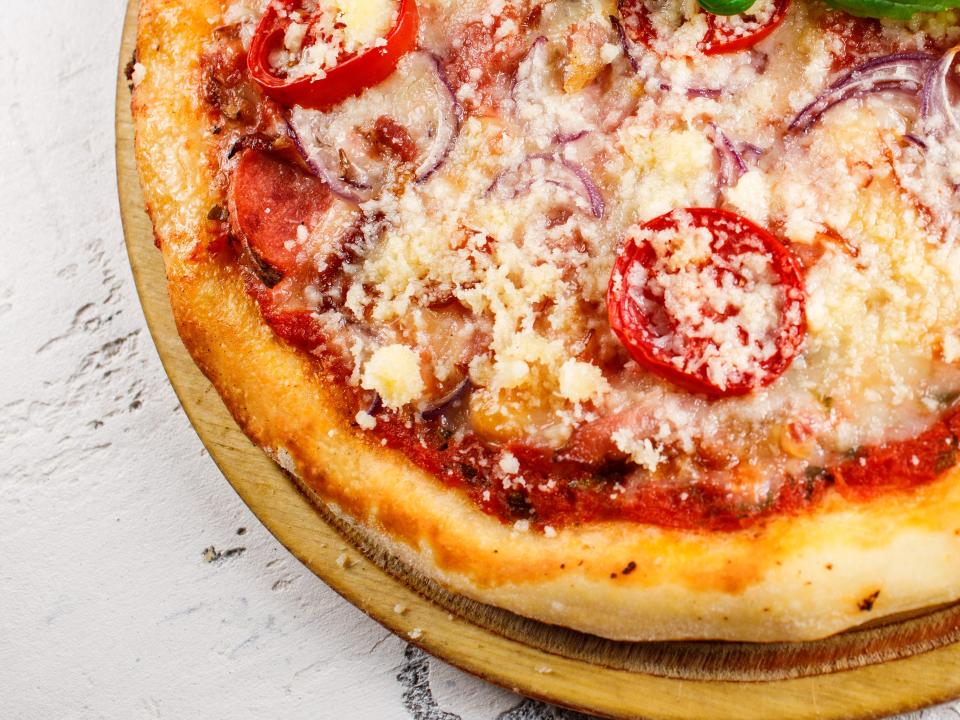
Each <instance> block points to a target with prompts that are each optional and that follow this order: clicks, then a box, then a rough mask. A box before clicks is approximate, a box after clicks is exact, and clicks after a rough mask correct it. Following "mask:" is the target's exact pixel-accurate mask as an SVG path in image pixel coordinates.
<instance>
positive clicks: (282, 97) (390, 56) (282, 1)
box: [247, 0, 420, 110]
mask: <svg viewBox="0 0 960 720" xmlns="http://www.w3.org/2000/svg"><path fill="white" fill-rule="evenodd" d="M277 4H279V5H280V6H281V7H282V9H283V10H284V11H290V10H294V9H297V7H298V6H299V4H300V3H299V0H277V2H275V3H271V5H270V6H269V7H268V8H267V10H266V12H265V13H264V15H263V18H262V19H261V20H260V24H259V25H258V26H257V31H256V34H254V36H253V42H252V43H251V44H250V52H249V53H248V54H247V67H248V69H249V71H250V76H251V77H252V78H253V79H254V80H255V81H256V82H257V84H258V85H260V87H261V88H262V89H263V91H264V92H265V93H266V94H267V95H269V96H270V97H272V98H273V99H274V100H276V101H277V102H279V103H281V104H282V105H286V106H288V107H289V106H292V105H301V106H303V107H308V108H316V109H318V110H326V109H328V108H330V107H332V106H334V105H336V104H337V103H339V102H342V101H343V100H346V99H347V98H349V97H352V96H354V95H359V94H360V93H361V92H363V91H364V90H366V89H367V88H369V87H373V86H374V85H377V84H378V83H380V82H383V81H384V80H386V79H387V78H388V77H389V76H390V75H391V73H393V71H394V70H395V69H396V67H397V63H398V62H399V61H400V58H402V57H403V56H404V55H405V54H406V53H408V52H410V51H411V50H413V49H414V48H416V46H417V34H418V33H419V31H420V14H419V12H418V10H417V3H416V0H400V5H399V7H398V8H397V22H396V24H394V26H393V27H392V28H391V29H390V31H389V32H388V33H387V34H386V36H384V41H385V44H384V45H382V46H380V47H372V48H368V49H366V50H364V51H363V52H360V53H359V54H355V55H351V56H348V57H343V58H341V59H340V62H339V63H338V64H337V65H336V66H335V67H332V68H327V69H326V70H325V74H324V75H323V77H318V76H317V75H307V76H304V77H299V78H295V79H291V78H288V77H285V76H283V75H280V74H278V73H277V70H276V68H274V67H273V65H272V64H271V62H270V56H271V55H272V54H273V53H274V51H276V50H277V49H279V48H281V47H282V46H283V42H284V34H285V33H286V30H287V27H288V26H289V25H290V20H289V18H286V17H281V16H280V13H279V12H278V11H277V7H276V6H277Z"/></svg>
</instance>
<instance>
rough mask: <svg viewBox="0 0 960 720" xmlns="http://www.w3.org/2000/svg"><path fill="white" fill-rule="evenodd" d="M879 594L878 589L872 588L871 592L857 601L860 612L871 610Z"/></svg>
mask: <svg viewBox="0 0 960 720" xmlns="http://www.w3.org/2000/svg"><path fill="white" fill-rule="evenodd" d="M879 596H880V591H879V590H874V591H873V592H872V593H870V594H869V595H867V596H866V597H865V598H863V600H861V601H860V602H858V603H857V607H858V608H860V612H870V611H871V610H873V606H874V604H876V602H877V598H878V597H879Z"/></svg>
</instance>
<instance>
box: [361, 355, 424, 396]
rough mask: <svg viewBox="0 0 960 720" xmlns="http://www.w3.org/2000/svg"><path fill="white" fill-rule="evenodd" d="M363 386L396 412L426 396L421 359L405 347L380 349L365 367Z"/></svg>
mask: <svg viewBox="0 0 960 720" xmlns="http://www.w3.org/2000/svg"><path fill="white" fill-rule="evenodd" d="M360 384H361V387H363V388H365V389H367V390H373V391H375V392H376V393H377V394H379V395H380V398H381V399H382V400H383V404H384V405H386V406H387V407H389V408H392V409H394V410H397V409H399V408H401V407H403V406H404V405H406V404H407V403H409V402H412V401H413V400H416V399H417V398H419V397H420V396H421V395H422V394H423V391H424V389H425V386H424V382H423V377H422V376H421V375H420V358H419V357H418V356H417V354H416V353H415V352H414V351H413V350H411V349H410V348H409V347H407V346H406V345H399V344H397V345H387V346H386V347H382V348H379V349H378V350H377V351H376V352H375V353H374V354H373V355H372V356H371V358H370V359H369V360H367V363H366V365H364V368H363V380H362V381H361V383H360Z"/></svg>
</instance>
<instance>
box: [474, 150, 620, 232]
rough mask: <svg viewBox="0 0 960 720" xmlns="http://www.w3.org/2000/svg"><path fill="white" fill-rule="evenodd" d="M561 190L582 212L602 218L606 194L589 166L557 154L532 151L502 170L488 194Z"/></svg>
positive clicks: (502, 195) (507, 197)
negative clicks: (534, 152) (533, 152)
mask: <svg viewBox="0 0 960 720" xmlns="http://www.w3.org/2000/svg"><path fill="white" fill-rule="evenodd" d="M551 191H559V192H561V193H563V194H564V195H566V196H567V197H569V198H570V199H572V200H573V202H574V207H576V208H577V209H579V210H580V211H582V212H587V213H591V214H592V215H593V216H594V217H596V218H602V217H603V212H604V207H605V205H604V201H603V196H602V195H601V194H600V189H599V188H598V187H597V184H596V183H595V182H594V181H593V179H592V178H591V177H590V174H589V173H588V172H587V171H586V169H585V168H584V167H583V166H582V165H579V164H577V163H575V162H573V161H570V160H565V159H563V158H562V157H558V156H555V155H544V154H538V155H531V156H530V157H528V158H526V159H525V160H524V161H523V162H522V163H520V164H519V165H518V166H517V167H515V168H513V169H511V170H504V171H503V172H501V173H499V174H498V175H497V177H496V179H494V181H493V183H491V185H490V187H489V188H487V191H486V194H487V195H490V194H493V195H496V196H499V197H502V198H506V199H514V198H517V197H519V196H520V195H526V194H528V193H531V192H541V193H547V194H549V193H550V192H551Z"/></svg>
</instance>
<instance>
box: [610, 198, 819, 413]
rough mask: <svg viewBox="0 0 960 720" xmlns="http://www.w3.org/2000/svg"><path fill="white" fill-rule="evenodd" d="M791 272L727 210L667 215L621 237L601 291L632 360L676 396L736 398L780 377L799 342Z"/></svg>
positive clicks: (792, 266) (793, 268)
mask: <svg viewBox="0 0 960 720" xmlns="http://www.w3.org/2000/svg"><path fill="white" fill-rule="evenodd" d="M804 305H805V293H804V289H803V278H802V276H801V272H800V268H799V265H798V264H797V262H796V261H795V260H794V258H793V256H792V255H791V254H790V251H789V250H787V248H785V247H784V246H783V244H782V243H781V242H780V241H779V240H777V239H776V238H775V237H774V236H773V235H771V234H770V233H769V232H767V231H766V230H764V229H763V228H761V227H759V226H758V225H756V224H754V223H752V222H750V221H749V220H747V219H746V218H743V217H740V216H739V215H736V214H734V213H731V212H727V211H726V210H716V209H713V208H691V209H687V210H675V211H673V212H670V213H667V214H666V215H661V216H660V217H658V218H654V219H653V220H651V221H650V222H648V223H646V224H645V225H643V226H635V227H634V228H632V229H631V230H629V231H628V237H627V241H626V243H625V244H624V246H623V248H622V249H621V251H620V254H619V256H618V257H617V261H616V263H615V264H614V268H613V273H612V275H611V277H610V285H609V289H608V291H607V312H608V315H609V318H610V326H611V328H612V329H613V331H614V332H615V333H616V334H617V336H618V337H619V338H620V341H621V342H622V343H623V344H624V345H625V346H626V348H627V350H628V351H629V353H630V355H631V357H633V359H634V360H636V361H637V362H638V363H639V364H640V365H642V366H643V367H644V368H646V369H647V370H650V371H651V372H654V373H656V374H657V375H660V376H661V377H663V378H665V379H667V380H669V381H671V382H673V383H674V384H676V385H679V386H680V387H683V388H685V389H687V390H691V391H693V392H699V393H704V394H706V395H709V396H711V397H726V396H733V395H744V394H746V393H749V392H751V391H752V390H755V389H757V388H759V387H762V386H764V385H768V384H770V383H771V382H773V381H774V380H775V379H776V378H777V377H779V376H780V375H781V374H782V373H783V372H784V371H785V370H786V369H787V368H788V367H789V366H790V363H791V362H792V361H793V358H794V357H796V355H797V354H798V352H799V350H800V346H801V344H802V343H803V339H804V336H805V334H806V329H807V323H806V312H805V307H804Z"/></svg>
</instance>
